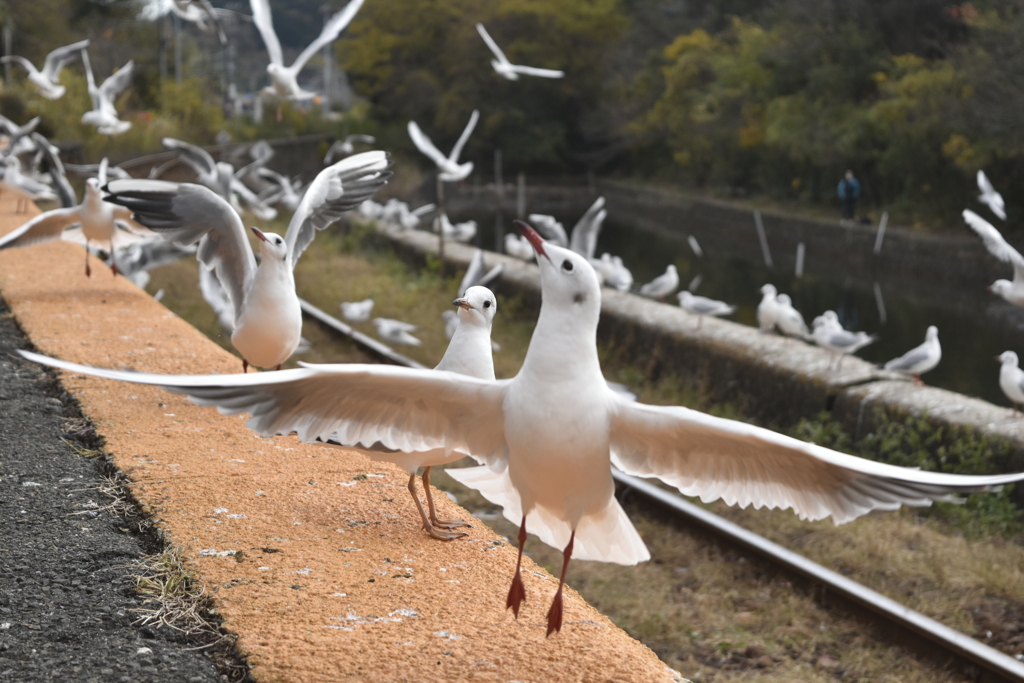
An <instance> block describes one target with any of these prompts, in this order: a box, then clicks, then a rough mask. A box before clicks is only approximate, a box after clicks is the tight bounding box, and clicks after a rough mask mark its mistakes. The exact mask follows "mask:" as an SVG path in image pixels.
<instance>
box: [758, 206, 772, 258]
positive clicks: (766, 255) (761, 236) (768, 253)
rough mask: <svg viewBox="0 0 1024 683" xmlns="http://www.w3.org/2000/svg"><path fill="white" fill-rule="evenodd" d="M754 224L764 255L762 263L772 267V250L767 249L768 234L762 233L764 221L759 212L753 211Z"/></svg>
mask: <svg viewBox="0 0 1024 683" xmlns="http://www.w3.org/2000/svg"><path fill="white" fill-rule="evenodd" d="M754 226H755V227H756V228H757V239H759V240H761V254H762V255H763V256H764V264H765V265H766V266H768V267H769V268H774V267H775V266H774V265H773V264H772V252H771V250H770V249H768V236H767V235H765V234H764V223H763V222H761V212H760V211H757V210H755V211H754Z"/></svg>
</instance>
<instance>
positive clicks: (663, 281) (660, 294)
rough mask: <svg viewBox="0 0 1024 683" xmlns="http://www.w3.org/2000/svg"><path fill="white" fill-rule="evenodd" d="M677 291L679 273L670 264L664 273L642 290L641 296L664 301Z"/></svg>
mask: <svg viewBox="0 0 1024 683" xmlns="http://www.w3.org/2000/svg"><path fill="white" fill-rule="evenodd" d="M677 289H679V272H678V271H677V270H676V267H675V265H674V264H669V266H668V268H666V269H665V272H664V273H662V274H661V275H659V276H658V277H656V278H654V279H653V280H651V281H650V282H648V283H647V284H646V285H644V286H643V287H641V288H640V295H641V296H646V297H647V298H649V299H658V300H662V301H663V300H664V299H665V297H666V296H668V295H669V294H671V293H672V292H674V291H676V290H677Z"/></svg>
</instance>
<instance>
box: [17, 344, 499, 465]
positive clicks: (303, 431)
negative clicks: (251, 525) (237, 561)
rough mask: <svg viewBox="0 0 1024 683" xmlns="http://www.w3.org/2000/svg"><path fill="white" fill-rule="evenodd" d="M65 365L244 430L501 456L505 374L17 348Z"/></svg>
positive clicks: (35, 357)
mask: <svg viewBox="0 0 1024 683" xmlns="http://www.w3.org/2000/svg"><path fill="white" fill-rule="evenodd" d="M20 353H21V354H22V355H23V356H24V357H25V358H27V359H29V360H31V361H34V362H36V363H42V364H44V365H50V366H52V367H56V368H60V369H62V370H67V371H70V372H75V373H80V374H85V375H92V376H95V377H103V378H106V379H114V380H120V381H123V382H135V383H139V384H150V385H155V386H160V387H163V388H165V389H168V390H170V391H173V392H176V393H181V394H187V395H188V397H189V398H190V399H192V401H193V402H194V403H197V404H199V405H204V406H216V407H217V409H218V410H220V412H222V413H225V414H228V415H233V414H237V413H249V414H250V415H251V417H250V418H249V421H248V422H247V423H246V424H247V425H248V427H249V429H252V430H253V431H255V432H257V433H259V434H264V435H271V434H290V433H292V432H297V433H298V436H299V438H300V439H301V440H302V441H305V442H312V441H316V440H318V439H320V440H323V441H326V440H327V439H332V440H334V441H337V442H338V443H340V444H342V445H344V446H356V445H360V444H361V445H363V446H364V447H369V446H372V445H373V444H374V443H375V442H377V441H379V442H381V444H383V445H384V447H386V448H390V449H394V450H400V451H424V450H431V449H434V448H444V449H447V450H449V451H451V450H460V451H463V452H466V453H472V454H473V455H474V456H476V457H479V458H480V459H482V460H486V461H495V460H499V459H504V458H505V451H506V445H505V431H504V420H503V417H502V416H503V412H502V402H503V400H504V397H505V388H506V386H507V385H508V383H509V380H503V381H489V380H480V379H476V378H473V377H467V376H465V375H457V374H455V373H452V372H443V371H439V370H420V369H414V368H403V367H396V366H393V365H356V364H351V365H306V364H303V367H302V368H299V369H295V370H280V371H278V372H261V373H252V374H236V375H152V374H146V373H140V372H130V371H117V370H104V369H100V368H93V367H89V366H87V365H78V364H75V363H67V362H64V361H60V360H56V359H54V358H48V357H46V356H42V355H39V354H35V353H29V352H27V351H21V352H20Z"/></svg>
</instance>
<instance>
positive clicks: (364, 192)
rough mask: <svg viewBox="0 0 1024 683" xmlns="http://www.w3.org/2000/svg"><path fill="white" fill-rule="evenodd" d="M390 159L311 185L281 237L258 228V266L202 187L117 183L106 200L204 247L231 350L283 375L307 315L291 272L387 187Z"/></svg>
mask: <svg viewBox="0 0 1024 683" xmlns="http://www.w3.org/2000/svg"><path fill="white" fill-rule="evenodd" d="M389 166H390V163H389V161H388V157H387V154H385V153H384V152H366V153H364V154H357V155H355V156H351V157H348V158H346V159H343V160H342V161H339V162H338V163H337V164H335V165H333V166H329V167H327V168H325V169H324V170H323V171H321V172H320V174H319V175H317V177H316V179H315V180H314V181H313V182H312V183H311V184H310V187H309V190H308V191H307V192H306V194H305V196H304V197H303V198H302V202H300V204H299V208H298V209H297V210H296V212H295V215H294V216H292V220H291V223H289V225H288V231H287V232H286V233H285V236H284V237H283V238H282V237H281V236H279V235H275V234H273V233H264V232H263V231H261V230H259V229H257V228H252V232H253V234H254V235H256V237H257V239H259V241H260V251H261V253H262V261H261V262H260V264H259V266H257V265H256V259H255V257H254V256H253V253H252V249H251V248H250V246H249V240H248V238H247V235H246V231H245V226H244V225H243V224H242V219H241V218H240V217H239V215H238V213H237V212H236V211H235V210H234V209H233V208H231V205H230V204H228V202H227V201H226V200H225V199H224V198H223V197H221V196H220V195H218V194H216V193H215V192H213V191H212V190H210V189H208V188H206V187H203V186H202V185H193V184H190V183H171V182H167V181H165V180H148V179H147V180H115V181H113V182H111V183H110V184H109V185H108V188H109V191H110V196H109V197H108V198H107V201H109V202H113V203H115V204H120V205H122V206H125V207H128V208H129V209H131V211H132V212H133V216H134V218H135V220H137V221H138V222H139V223H141V224H143V225H145V226H146V227H148V228H149V229H151V230H153V231H154V232H157V233H160V234H161V235H162V236H163V237H164V238H165V239H167V240H170V241H172V242H174V243H175V244H177V245H178V246H182V247H185V246H188V245H191V244H193V243H195V242H199V251H198V253H197V257H198V258H199V261H200V262H201V263H202V265H203V266H204V267H206V268H210V269H213V270H214V272H215V273H216V275H217V279H218V280H219V281H220V283H221V285H223V287H224V289H226V290H227V293H228V297H229V299H230V300H231V306H232V309H233V312H234V332H233V333H232V335H231V343H232V344H233V345H234V347H235V348H236V349H237V350H238V352H239V353H240V354H242V359H243V360H242V370H243V372H244V371H245V370H247V369H248V367H249V365H250V364H252V365H255V366H257V367H263V368H272V367H275V366H276V367H278V368H280V366H281V364H282V363H284V362H285V361H286V360H288V358H289V357H290V356H291V355H292V354H293V353H294V352H295V349H296V348H297V347H298V344H299V341H300V339H301V333H302V310H301V308H300V307H299V299H298V297H297V296H296V294H295V278H294V276H293V274H292V269H293V268H294V267H295V263H296V262H297V261H298V259H299V256H300V255H301V254H302V252H303V251H305V249H306V247H308V246H309V244H310V242H312V241H313V237H314V236H315V235H316V232H317V231H318V230H323V229H324V228H327V227H328V226H330V225H331V224H333V223H334V222H335V221H337V220H338V219H339V218H340V217H341V215H342V214H343V213H344V212H346V211H349V210H351V209H354V208H356V207H357V206H359V204H360V203H361V202H362V201H364V200H365V199H367V198H369V197H370V196H372V195H373V194H374V193H375V192H376V191H377V190H379V189H380V188H382V187H383V186H384V184H385V183H386V182H387V179H388V177H390V175H391V172H390V171H389V170H388V167H389Z"/></svg>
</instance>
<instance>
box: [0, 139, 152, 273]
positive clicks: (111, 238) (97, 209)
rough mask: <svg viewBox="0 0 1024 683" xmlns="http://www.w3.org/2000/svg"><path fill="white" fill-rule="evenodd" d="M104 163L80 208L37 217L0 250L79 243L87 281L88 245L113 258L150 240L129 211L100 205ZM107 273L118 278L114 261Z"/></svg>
mask: <svg viewBox="0 0 1024 683" xmlns="http://www.w3.org/2000/svg"><path fill="white" fill-rule="evenodd" d="M15 161H17V159H15ZM106 161H107V160H106V159H104V160H103V161H102V162H101V163H100V172H99V177H98V178H89V179H88V180H86V181H85V196H84V197H83V198H82V203H81V204H79V205H78V206H75V207H71V208H67V209H53V210H52V211H47V212H45V213H41V214H39V215H38V216H36V217H35V218H33V219H32V220H30V221H29V222H28V223H25V224H24V225H22V226H21V227H20V228H17V229H16V230H13V231H11V232H9V233H7V234H6V235H4V236H3V237H2V238H0V249H13V248H17V247H28V246H31V245H33V244H42V243H43V242H50V241H52V240H55V239H63V240H66V241H69V242H78V243H80V244H82V245H83V246H84V247H85V248H86V249H85V276H86V277H90V276H92V271H91V269H90V268H89V245H90V244H92V243H97V244H100V245H104V246H107V247H109V248H110V253H111V254H115V253H116V252H117V249H118V248H120V247H122V246H127V245H129V244H131V243H133V242H138V241H139V240H141V239H146V237H143V236H140V233H142V234H143V235H145V234H148V235H149V237H148V239H152V238H153V235H152V234H151V233H149V231H148V230H147V229H146V228H144V227H143V226H141V225H139V224H138V223H137V222H136V221H134V220H133V219H132V216H131V211H129V210H128V209H125V208H123V207H120V206H114V205H113V204H108V203H106V202H105V201H103V196H104V195H103V190H102V189H101V188H102V187H103V185H105V184H106ZM110 271H111V272H112V273H113V274H114V275H117V265H116V261H114V262H112V263H111V266H110Z"/></svg>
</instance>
